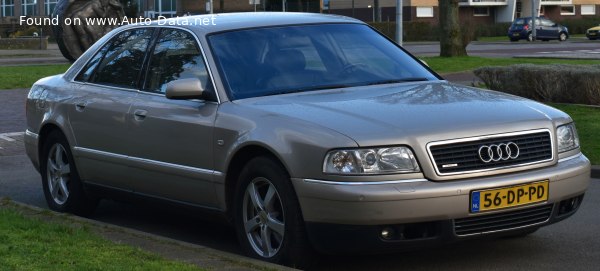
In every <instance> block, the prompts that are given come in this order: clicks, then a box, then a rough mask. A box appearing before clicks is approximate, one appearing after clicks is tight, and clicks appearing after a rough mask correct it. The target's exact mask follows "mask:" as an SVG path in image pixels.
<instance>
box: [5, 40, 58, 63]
mask: <svg viewBox="0 0 600 271" xmlns="http://www.w3.org/2000/svg"><path fill="white" fill-rule="evenodd" d="M61 63H65V64H66V63H69V61H68V60H67V59H65V58H64V57H63V55H62V54H61V53H60V50H59V49H58V45H57V44H56V43H49V44H48V49H47V50H0V66H12V65H32V64H61Z"/></svg>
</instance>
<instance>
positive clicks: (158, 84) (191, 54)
mask: <svg viewBox="0 0 600 271" xmlns="http://www.w3.org/2000/svg"><path fill="white" fill-rule="evenodd" d="M185 78H198V79H200V82H202V85H203V86H204V89H206V90H208V89H211V87H210V80H209V76H208V71H207V69H206V65H205V64H204V59H203V57H202V53H201V52H200V49H199V47H198V43H197V42H196V39H195V38H194V36H192V34H190V33H189V32H187V31H183V30H178V29H168V28H167V29H163V30H161V32H160V35H159V37H158V40H157V41H156V46H155V48H154V52H152V55H151V57H150V64H149V67H148V74H147V75H146V84H145V87H144V91H148V92H155V93H165V90H166V85H167V83H169V82H171V81H173V80H177V79H185Z"/></svg>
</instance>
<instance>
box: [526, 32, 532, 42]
mask: <svg viewBox="0 0 600 271" xmlns="http://www.w3.org/2000/svg"><path fill="white" fill-rule="evenodd" d="M527 41H529V42H532V41H533V34H532V33H529V34H527Z"/></svg>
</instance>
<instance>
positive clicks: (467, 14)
mask: <svg viewBox="0 0 600 271" xmlns="http://www.w3.org/2000/svg"><path fill="white" fill-rule="evenodd" d="M57 1H58V0H0V37H6V36H7V35H8V34H10V33H12V32H14V31H16V30H19V29H22V28H23V26H19V25H18V23H19V16H28V17H36V16H41V17H46V16H48V15H50V14H51V13H52V10H53V9H54V6H55V5H56V3H57ZM121 1H122V2H124V3H126V4H125V5H126V12H127V13H128V14H130V15H132V14H133V15H135V16H144V17H147V18H157V17H158V16H165V17H173V16H181V15H184V14H206V13H207V5H206V3H207V2H209V0H121ZM252 1H253V0H224V1H220V0H214V1H213V2H214V11H215V12H251V11H254V10H255V8H256V10H258V11H283V10H285V11H296V12H317V13H318V12H323V13H331V14H340V15H346V16H351V17H355V18H358V19H360V20H363V21H367V22H370V21H374V20H375V18H377V17H380V20H381V21H395V19H396V0H379V7H378V8H376V7H375V1H374V0H256V3H257V5H256V6H255V5H252V4H251V3H252ZM536 1H537V6H536V7H534V8H535V9H536V10H537V13H538V14H539V15H543V16H546V17H548V18H550V19H552V20H554V21H562V20H565V19H578V18H586V17H588V18H591V17H598V16H599V15H600V14H599V13H600V10H598V8H599V7H600V0H536ZM221 2H223V3H224V5H223V6H221V5H220V3H221ZM403 3H404V7H403V14H404V16H403V19H404V21H411V22H428V23H432V24H437V22H438V17H439V12H438V0H403ZM459 5H460V10H459V12H460V18H461V21H467V22H472V23H478V24H493V23H499V22H511V21H513V20H514V18H518V17H527V16H531V9H532V7H531V1H530V0H460V4H459ZM377 15H380V16H377ZM599 18H600V17H599ZM599 23H600V21H599ZM590 26H591V25H590ZM44 29H48V28H44Z"/></svg>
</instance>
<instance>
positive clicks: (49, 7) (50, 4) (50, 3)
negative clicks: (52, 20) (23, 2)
mask: <svg viewBox="0 0 600 271" xmlns="http://www.w3.org/2000/svg"><path fill="white" fill-rule="evenodd" d="M56 2H58V0H46V4H45V5H44V7H45V9H46V15H52V11H54V7H55V6H56Z"/></svg>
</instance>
